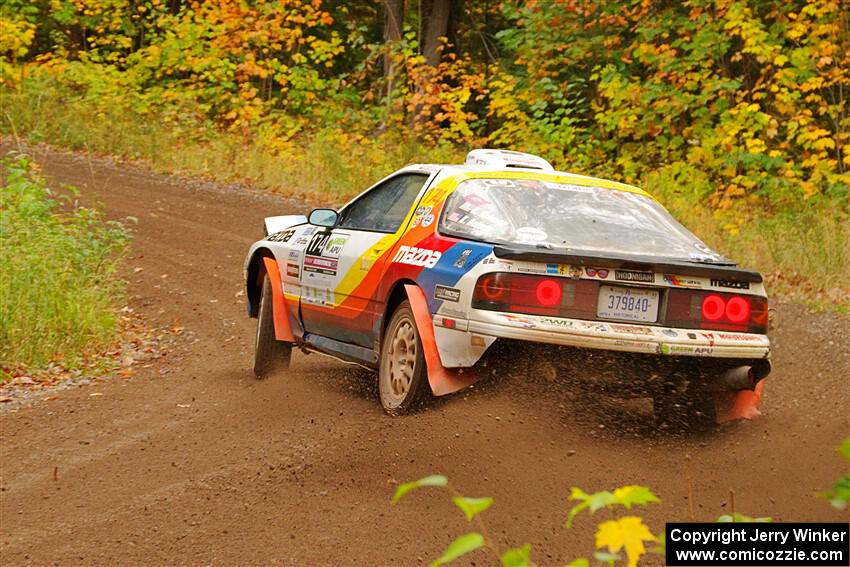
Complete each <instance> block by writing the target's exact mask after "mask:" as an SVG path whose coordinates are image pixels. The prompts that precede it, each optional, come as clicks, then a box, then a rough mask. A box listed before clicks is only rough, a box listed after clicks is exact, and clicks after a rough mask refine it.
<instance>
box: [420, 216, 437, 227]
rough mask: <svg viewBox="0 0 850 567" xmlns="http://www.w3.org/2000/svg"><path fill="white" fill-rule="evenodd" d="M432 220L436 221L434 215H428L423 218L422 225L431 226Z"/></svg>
mask: <svg viewBox="0 0 850 567" xmlns="http://www.w3.org/2000/svg"><path fill="white" fill-rule="evenodd" d="M432 222H434V215H426V216H425V217H423V218H422V226H431V223H432Z"/></svg>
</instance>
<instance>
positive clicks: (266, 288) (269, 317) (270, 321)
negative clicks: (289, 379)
mask: <svg viewBox="0 0 850 567" xmlns="http://www.w3.org/2000/svg"><path fill="white" fill-rule="evenodd" d="M290 358H292V345H291V344H290V343H286V342H283V341H279V340H277V339H275V333H274V314H273V313H272V284H271V280H269V276H268V275H266V276H264V277H263V290H262V292H261V295H260V309H259V312H258V313H257V335H256V340H255V342H254V376H256V377H257V379H258V380H262V379H263V378H267V377H269V376H270V375H271V374H272V373H273V372H275V371H276V370H279V369H283V368H289V360H290Z"/></svg>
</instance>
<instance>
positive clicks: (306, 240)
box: [294, 236, 310, 246]
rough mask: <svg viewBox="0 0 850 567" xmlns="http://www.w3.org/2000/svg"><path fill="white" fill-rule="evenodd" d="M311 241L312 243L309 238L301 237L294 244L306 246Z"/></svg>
mask: <svg viewBox="0 0 850 567" xmlns="http://www.w3.org/2000/svg"><path fill="white" fill-rule="evenodd" d="M309 241H310V239H309V238H307V237H306V236H299V237H298V238H296V239H295V241H294V243H295V244H297V245H298V246H304V245H305V244H307V243H308V242H309Z"/></svg>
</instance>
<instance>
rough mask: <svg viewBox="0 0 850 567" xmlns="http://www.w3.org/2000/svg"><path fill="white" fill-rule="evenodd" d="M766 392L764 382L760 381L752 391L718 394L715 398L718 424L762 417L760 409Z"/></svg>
mask: <svg viewBox="0 0 850 567" xmlns="http://www.w3.org/2000/svg"><path fill="white" fill-rule="evenodd" d="M763 391H764V380H763V379H762V380H759V382H758V383H757V384H756V387H755V388H753V389H752V390H741V391H740V392H718V393H717V394H715V396H714V407H715V410H716V411H717V423H718V424H720V423H726V422H727V421H733V420H736V419H753V418H754V417H758V416H760V415H761V412H760V411H759V409H758V404H759V401H761V395H762V392H763Z"/></svg>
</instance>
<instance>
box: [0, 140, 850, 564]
mask: <svg viewBox="0 0 850 567" xmlns="http://www.w3.org/2000/svg"><path fill="white" fill-rule="evenodd" d="M3 149H4V153H5V150H8V149H10V148H9V147H5V148H3ZM32 153H34V155H35V156H36V158H37V161H38V162H39V163H40V164H41V165H42V166H43V169H44V172H45V174H46V175H47V176H48V177H49V179H51V181H52V182H53V183H54V184H56V185H57V186H59V185H61V184H72V185H75V186H77V187H78V188H79V189H81V190H82V191H83V196H84V198H86V199H88V200H92V199H95V200H97V201H99V202H101V203H102V205H103V206H104V207H105V210H106V211H107V213H108V214H109V216H110V217H112V218H123V217H127V216H133V217H136V218H137V219H138V225H137V226H136V227H135V229H134V231H135V236H134V241H133V245H132V252H131V254H130V256H129V257H128V258H127V261H126V268H125V272H126V277H127V279H128V280H129V282H130V284H129V295H130V298H131V305H132V306H133V307H134V308H135V309H137V310H139V311H140V312H141V313H142V314H143V316H144V317H145V319H146V320H147V321H148V322H149V323H150V324H153V325H162V326H166V325H168V326H182V327H185V329H186V331H185V332H184V334H183V336H182V338H181V339H180V341H181V342H180V343H179V347H178V348H177V349H176V350H175V351H173V352H171V353H169V354H168V356H166V357H165V358H164V360H163V361H162V362H159V363H157V364H156V365H154V366H152V367H150V368H147V369H141V371H140V372H139V373H138V374H137V375H136V376H134V377H132V378H129V379H126V378H114V379H109V380H106V381H97V382H95V383H94V384H92V385H89V386H80V387H75V388H71V389H66V390H62V391H58V392H57V393H56V394H55V395H54V396H51V397H50V399H35V400H32V401H31V402H29V403H26V404H24V405H14V407H12V405H11V404H3V405H4V406H6V407H0V446H1V447H2V470H0V561H2V564H4V565H28V564H38V565H44V564H54V563H57V564H64V565H76V564H81V565H82V564H86V565H88V564H99V565H116V564H125V565H141V564H155V565H166V564H183V565H248V564H264V565H398V564H404V565H416V564H427V563H428V562H430V561H431V560H432V559H433V558H435V557H436V556H437V555H438V554H439V553H440V552H441V550H442V549H443V548H444V547H445V546H446V545H447V544H448V543H449V542H450V541H451V539H452V538H453V537H454V536H455V535H459V534H461V533H465V531H469V528H468V525H467V524H466V521H465V519H463V517H462V516H461V514H460V512H459V511H458V510H457V509H455V508H453V505H452V504H451V503H450V502H449V498H448V497H447V496H446V495H445V494H442V493H439V492H436V491H429V490H423V491H421V492H417V493H414V494H411V495H410V497H409V498H406V499H405V500H404V501H402V503H401V504H399V505H398V506H390V496H391V495H392V492H393V489H394V487H395V485H396V484H397V483H399V482H402V481H406V480H411V479H415V478H419V477H421V476H424V475H426V474H431V473H443V474H446V475H448V477H449V479H450V481H451V482H452V483H453V485H454V487H455V488H456V489H457V490H458V491H460V492H462V493H464V494H466V495H469V496H493V497H494V498H495V500H496V503H495V505H494V506H493V507H492V508H491V509H490V510H489V511H487V512H486V513H485V516H484V517H485V519H486V521H487V524H488V530H489V533H490V536H491V537H492V538H493V539H494V540H495V541H496V542H497V543H498V544H499V545H501V546H503V547H504V548H507V547H509V546H511V545H517V544H521V543H524V542H530V543H532V544H533V545H534V550H533V557H534V558H536V560H537V562H538V564H541V565H550V564H551V565H554V564H563V563H564V562H567V561H569V560H571V559H572V558H574V557H577V556H589V554H591V553H592V552H593V549H592V545H593V539H592V533H593V529H594V526H595V524H596V522H597V521H601V520H603V519H607V518H608V516H605V514H606V513H605V512H600V513H598V514H597V515H596V516H595V517H593V518H591V517H583V518H581V519H580V520H579V521H578V522H577V524H576V526H575V527H574V528H573V529H572V530H565V529H563V528H562V527H561V525H562V522H563V520H564V518H565V517H566V512H567V510H568V501H567V497H568V494H569V489H570V487H571V486H579V487H582V488H583V489H585V490H588V491H590V490H602V489H610V488H613V487H616V486H620V485H624V484H643V485H648V486H650V487H652V489H654V490H655V492H656V493H657V494H658V495H659V496H660V497H661V498H662V500H663V502H662V503H661V504H659V505H655V506H652V507H650V508H648V509H647V510H646V512H645V517H646V520H647V522H648V523H649V525H650V526H651V527H652V528H653V529H654V530H656V531H657V532H658V531H662V530H663V523H664V521H668V520H687V519H688V518H689V517H690V514H691V512H690V508H691V507H692V508H693V515H694V517H695V518H696V519H697V520H704V521H712V520H714V519H716V518H717V516H719V515H720V514H723V513H726V512H729V511H730V509H731V507H732V501H731V498H730V494H731V493H732V492H734V506H735V509H736V510H737V511H740V512H744V513H748V514H752V515H765V516H772V517H774V518H776V519H778V520H789V521H790V520H796V521H846V520H847V518H848V516H847V514H846V513H845V512H839V511H836V510H834V509H832V508H831V507H830V506H829V504H828V503H827V502H825V501H823V500H821V499H818V498H816V497H815V494H816V493H817V492H819V491H822V490H824V489H827V488H829V487H830V486H831V485H832V483H833V482H834V480H835V479H836V478H837V477H838V476H839V475H841V474H843V473H845V472H846V469H847V466H846V462H843V461H842V460H841V459H840V458H839V456H838V455H837V454H836V451H835V447H836V446H837V444H838V443H839V442H840V440H841V439H842V438H843V437H846V436H847V435H848V431H850V423H848V422H849V421H850V399H848V398H850V354H848V344H850V332H848V318H847V317H845V316H840V315H812V314H809V313H808V312H807V311H806V310H805V309H804V308H802V307H800V306H795V305H778V306H777V307H778V309H779V319H780V324H779V328H778V329H777V330H776V331H774V332H773V339H774V341H775V357H774V368H775V370H774V373H773V375H772V376H771V377H770V378H769V379H768V384H767V387H766V389H765V399H764V400H763V403H762V410H763V412H764V415H763V416H762V417H760V418H759V419H756V420H754V421H750V422H739V423H734V424H727V425H725V426H722V427H719V428H717V429H716V430H715V431H711V432H708V433H704V434H699V435H681V434H670V433H663V432H659V431H656V430H655V428H654V426H653V420H652V416H651V413H650V411H649V409H648V407H647V406H645V405H642V404H640V403H628V404H621V403H608V402H606V401H605V400H602V399H599V398H596V399H587V398H583V397H579V396H575V395H572V394H571V393H570V392H569V391H565V389H564V387H563V385H559V384H558V383H557V382H556V383H550V382H547V381H545V380H540V379H536V378H534V377H527V376H512V377H503V378H502V379H500V380H498V381H495V382H491V383H484V384H480V385H479V386H478V387H475V388H473V389H471V390H467V391H465V392H464V393H462V394H460V395H455V396H451V397H448V398H443V399H440V400H437V401H434V402H433V403H431V404H430V405H429V407H428V409H426V410H425V411H423V412H420V413H418V414H415V415H411V416H407V417H402V418H391V417H388V416H387V415H385V414H384V413H383V412H382V410H381V408H380V405H379V403H378V401H377V395H376V388H375V385H374V380H373V378H371V377H370V376H369V375H368V374H367V373H365V372H363V371H360V370H357V369H355V368H353V367H350V366H346V365H344V364H341V363H338V362H335V361H334V360H332V359H329V358H325V357H322V356H319V355H309V356H306V355H304V354H300V353H296V354H295V355H294V356H293V364H292V367H291V369H290V370H289V371H288V372H287V373H286V374H284V375H280V376H276V377H274V378H272V379H269V380H266V381H257V380H255V379H254V378H253V377H252V375H251V372H250V364H251V352H252V348H253V332H254V320H250V319H248V318H247V317H246V316H245V310H244V305H243V298H242V297H237V293H238V292H239V291H240V290H241V288H242V282H241V277H242V273H241V270H242V261H243V256H244V254H245V252H246V250H247V248H248V246H249V244H250V243H251V242H252V241H253V240H255V239H256V238H258V237H259V235H260V233H261V220H262V218H263V217H264V216H269V215H273V214H286V213H294V212H304V211H306V210H307V205H305V204H303V203H297V202H293V201H290V200H286V199H284V198H280V197H275V196H271V195H264V194H261V193H259V192H251V191H246V190H244V189H240V188H236V187H221V186H216V185H213V184H210V183H203V182H189V181H184V180H179V179H176V178H171V177H166V176H163V175H159V174H155V173H151V172H149V171H147V170H145V169H143V168H139V167H136V166H128V165H116V164H113V163H112V162H110V161H109V160H101V159H94V160H92V159H88V158H85V157H79V156H73V155H69V154H64V153H59V152H55V151H48V150H33V151H32ZM138 268H141V270H138ZM54 471H56V477H55V478H54ZM689 494H691V495H692V506H689V500H688V496H689ZM471 557H472V558H473V559H474V561H475V563H476V564H478V565H482V564H484V565H489V564H492V563H493V561H492V557H488V556H487V555H486V554H483V553H481V552H479V553H478V554H476V555H473V556H471ZM650 564H652V562H650Z"/></svg>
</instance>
